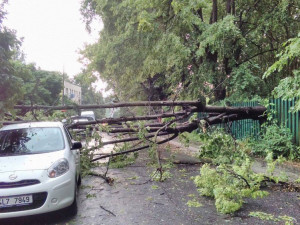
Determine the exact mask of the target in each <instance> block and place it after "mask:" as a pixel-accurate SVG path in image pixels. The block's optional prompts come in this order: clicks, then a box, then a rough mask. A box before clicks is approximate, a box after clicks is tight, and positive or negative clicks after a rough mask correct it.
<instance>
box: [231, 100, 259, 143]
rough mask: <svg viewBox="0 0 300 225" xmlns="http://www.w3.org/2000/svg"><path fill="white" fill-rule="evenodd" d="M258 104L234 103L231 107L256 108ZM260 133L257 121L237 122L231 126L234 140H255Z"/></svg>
mask: <svg viewBox="0 0 300 225" xmlns="http://www.w3.org/2000/svg"><path fill="white" fill-rule="evenodd" d="M258 105H259V104H258V102H256V101H255V102H242V103H234V104H232V106H233V107H254V106H258ZM259 132H260V124H259V121H258V120H251V119H246V120H239V121H234V122H232V124H231V133H232V135H233V136H234V137H235V138H236V139H243V138H246V137H254V138H257V137H258V136H259Z"/></svg>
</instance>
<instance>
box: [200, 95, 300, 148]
mask: <svg viewBox="0 0 300 225" xmlns="http://www.w3.org/2000/svg"><path fill="white" fill-rule="evenodd" d="M295 101H297V99H293V100H282V99H270V100H269V103H270V104H269V107H268V110H269V112H271V113H272V114H273V118H274V119H275V120H277V121H278V124H279V125H282V126H285V127H287V128H289V129H290V130H291V132H292V134H293V141H294V143H295V144H297V145H298V146H300V140H299V139H300V137H299V135H300V134H299V130H300V121H299V118H300V112H296V113H291V108H292V107H293V106H295ZM258 105H259V104H258V102H242V103H234V104H232V106H234V107H241V106H244V107H254V106H258ZM205 116H206V114H205V113H199V114H198V118H202V117H205ZM218 127H223V128H225V129H226V128H227V130H228V129H229V130H230V132H231V133H232V135H233V136H234V137H235V138H236V139H243V138H246V137H255V138H257V137H259V133H260V124H259V121H258V120H251V119H247V120H239V121H234V122H232V123H231V124H226V125H225V124H220V125H218Z"/></svg>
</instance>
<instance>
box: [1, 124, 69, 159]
mask: <svg viewBox="0 0 300 225" xmlns="http://www.w3.org/2000/svg"><path fill="white" fill-rule="evenodd" d="M62 149H64V141H63V135H62V132H61V129H60V128H58V127H46V128H23V129H15V130H4V131H0V156H7V155H24V154H38V153H46V152H52V151H58V150H62Z"/></svg>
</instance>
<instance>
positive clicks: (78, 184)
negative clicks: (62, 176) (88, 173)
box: [77, 174, 81, 187]
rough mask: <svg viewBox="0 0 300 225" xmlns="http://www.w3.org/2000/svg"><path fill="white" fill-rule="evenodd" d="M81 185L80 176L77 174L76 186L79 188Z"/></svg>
mask: <svg viewBox="0 0 300 225" xmlns="http://www.w3.org/2000/svg"><path fill="white" fill-rule="evenodd" d="M80 185H81V174H79V177H78V181H77V186H78V187H79V186H80Z"/></svg>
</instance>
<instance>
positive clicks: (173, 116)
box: [1, 101, 266, 161]
mask: <svg viewBox="0 0 300 225" xmlns="http://www.w3.org/2000/svg"><path fill="white" fill-rule="evenodd" d="M120 107H160V108H161V107H165V108H166V107H167V109H166V110H167V111H166V112H162V113H158V114H152V115H145V116H131V117H120V118H103V119H99V120H96V121H88V122H78V123H73V124H69V125H67V128H68V129H71V130H72V129H86V128H87V127H89V128H90V129H93V127H95V125H97V124H98V125H101V124H108V125H110V126H108V127H106V128H105V129H104V130H105V131H107V132H109V133H122V134H130V135H131V137H129V138H128V137H127V138H122V139H118V140H113V141H110V142H109V143H110V144H113V143H115V144H116V143H124V142H132V141H137V140H139V139H140V138H141V137H138V136H133V135H134V134H137V133H138V132H139V131H140V129H141V127H139V126H138V125H132V124H130V125H128V122H137V121H150V122H148V123H146V124H144V127H146V131H147V134H145V135H143V138H144V139H145V140H148V141H151V138H152V139H153V138H154V139H155V140H154V142H155V143H157V144H161V143H165V142H167V141H170V140H172V139H174V138H176V137H177V136H178V134H180V133H183V132H192V131H193V130H196V129H198V128H207V127H210V126H212V125H215V124H220V123H231V122H233V121H237V120H244V119H252V120H259V121H260V122H263V121H265V119H266V113H265V112H266V108H265V107H263V106H255V107H223V106H209V105H205V104H203V103H202V102H201V101H139V102H118V103H110V104H102V105H68V106H42V105H16V106H14V109H16V110H21V111H22V112H24V111H27V112H28V111H30V112H33V113H34V112H35V111H36V110H43V111H44V112H45V113H46V114H49V113H50V112H52V111H53V110H75V111H80V110H83V109H84V110H86V109H103V108H120ZM175 109H176V110H175ZM194 113H203V116H202V117H201V118H195V119H192V120H188V118H190V117H191V115H193V114H194ZM7 116H8V117H9V118H12V115H11V114H7ZM34 118H36V117H34ZM164 118H169V120H170V121H168V122H157V121H161V120H162V119H164ZM182 121H185V122H182ZM19 122H22V121H21V119H20V117H16V121H2V122H1V123H2V124H4V125H6V124H11V123H19ZM116 124H117V125H116ZM95 128H96V129H99V127H98V126H96V127H95ZM101 129H102V130H103V127H102V128H101ZM168 134H170V135H172V136H171V137H168V138H166V139H164V140H163V141H159V142H158V141H157V140H156V138H157V137H158V136H164V135H168ZM105 144H106V143H101V144H100V145H99V146H95V147H92V148H90V150H91V151H92V150H95V149H97V148H100V147H102V146H103V145H105ZM148 147H149V145H145V146H141V147H138V148H133V149H129V150H126V151H124V152H123V153H122V152H119V153H115V154H117V155H120V154H127V153H129V152H136V151H139V150H142V149H146V148H148ZM112 156H114V154H110V155H103V156H101V157H98V159H102V158H105V157H112ZM95 160H96V159H93V161H95Z"/></svg>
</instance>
